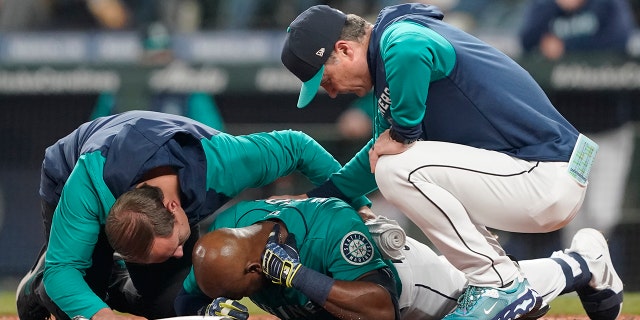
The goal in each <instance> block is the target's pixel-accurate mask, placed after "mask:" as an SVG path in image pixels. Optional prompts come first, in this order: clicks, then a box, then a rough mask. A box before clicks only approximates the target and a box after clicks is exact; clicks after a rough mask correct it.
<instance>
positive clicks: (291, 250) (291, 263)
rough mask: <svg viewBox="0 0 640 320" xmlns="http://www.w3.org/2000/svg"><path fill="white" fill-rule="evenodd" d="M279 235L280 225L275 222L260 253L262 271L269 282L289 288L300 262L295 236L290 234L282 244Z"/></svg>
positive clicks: (300, 265) (291, 285)
mask: <svg viewBox="0 0 640 320" xmlns="http://www.w3.org/2000/svg"><path fill="white" fill-rule="evenodd" d="M279 237H280V225H279V224H276V225H275V226H274V227H273V230H272V231H271V233H270V234H269V239H268V240H267V245H266V247H265V250H264V253H263V254H262V272H263V273H264V274H265V275H266V276H267V278H269V279H270V280H271V282H273V283H275V284H278V285H284V286H286V287H289V288H291V287H293V279H294V278H295V276H296V274H297V272H298V270H300V267H302V264H300V256H299V255H298V251H297V249H296V247H295V237H293V235H292V234H290V235H289V237H287V240H286V242H285V243H284V244H280V243H279V241H278V239H279Z"/></svg>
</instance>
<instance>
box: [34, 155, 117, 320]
mask: <svg viewBox="0 0 640 320" xmlns="http://www.w3.org/2000/svg"><path fill="white" fill-rule="evenodd" d="M103 164H104V161H103V159H102V158H101V157H100V156H99V155H98V152H96V153H94V154H89V155H85V156H82V157H80V159H79V160H78V163H77V164H76V166H75V168H74V169H73V171H72V173H71V175H70V176H69V179H68V180H67V182H66V184H65V186H64V189H63V191H62V195H61V198H60V202H59V204H58V206H57V208H56V211H55V213H54V216H53V221H52V225H51V236H50V238H49V239H50V240H49V244H48V248H47V254H46V258H45V271H44V278H43V281H44V285H45V289H46V291H47V294H48V295H49V297H50V298H51V299H52V300H53V302H54V303H55V304H56V305H57V306H58V307H59V308H60V309H61V310H62V311H64V312H65V313H66V314H67V315H68V316H69V317H74V316H78V315H81V316H84V317H86V318H91V317H92V316H93V315H94V314H95V313H96V312H98V310H100V309H102V308H108V306H107V304H106V303H104V302H103V301H102V300H101V299H100V298H99V297H98V296H96V295H95V294H94V293H93V291H92V290H91V289H90V288H89V286H88V285H87V283H86V282H85V281H84V278H83V276H84V273H85V270H86V269H88V268H89V267H90V266H91V263H92V262H91V261H92V258H91V257H92V254H93V250H94V248H95V244H96V242H97V241H98V234H99V232H100V228H101V224H102V222H103V218H104V216H105V214H104V212H103V210H102V209H101V208H103V207H104V206H105V205H106V206H108V207H110V206H111V205H112V204H113V202H115V198H114V197H113V196H112V195H111V192H110V191H109V190H108V188H107V187H106V186H105V185H104V184H103V183H101V181H102V174H101V173H102V165H103Z"/></svg>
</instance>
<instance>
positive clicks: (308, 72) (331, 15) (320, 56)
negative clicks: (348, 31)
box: [280, 5, 347, 108]
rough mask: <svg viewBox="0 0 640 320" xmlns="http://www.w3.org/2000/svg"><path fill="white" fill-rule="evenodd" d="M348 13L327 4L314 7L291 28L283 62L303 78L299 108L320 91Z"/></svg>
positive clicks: (284, 48)
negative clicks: (325, 67)
mask: <svg viewBox="0 0 640 320" xmlns="http://www.w3.org/2000/svg"><path fill="white" fill-rule="evenodd" d="M345 21H347V16H346V15H345V14H344V13H342V11H340V10H337V9H333V8H331V7H329V6H327V5H317V6H313V7H311V8H309V9H307V10H305V11H304V12H303V13H301V14H300V15H299V16H298V17H297V18H296V19H295V20H293V22H291V24H290V25H289V28H288V29H287V36H286V38H285V42H284V46H283V47H282V55H281V56H280V58H281V59H282V63H283V64H284V65H285V67H287V69H289V71H291V72H292V73H293V74H294V75H295V76H296V77H298V78H299V79H300V80H302V88H301V89H300V97H298V108H304V107H306V106H307V105H308V104H309V103H310V102H311V100H313V98H314V97H315V96H316V93H318V89H319V88H320V83H321V82H322V74H323V73H324V64H325V62H327V60H328V59H329V56H331V53H332V52H333V46H334V45H335V43H336V42H337V41H338V40H339V39H340V34H341V33H342V28H343V27H344V23H345Z"/></svg>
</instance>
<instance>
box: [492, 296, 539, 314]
mask: <svg viewBox="0 0 640 320" xmlns="http://www.w3.org/2000/svg"><path fill="white" fill-rule="evenodd" d="M527 300H533V307H532V308H531V309H529V310H528V311H527V310H526V307H525V309H520V306H522V305H523V304H524V303H526V302H527ZM540 307H542V298H541V297H539V296H537V295H536V294H535V291H533V290H532V289H529V290H528V292H526V293H525V294H523V295H522V296H521V297H519V298H518V299H517V300H516V301H514V302H512V303H511V304H510V305H508V306H507V307H505V308H504V310H503V311H502V312H501V313H499V314H497V315H496V316H495V317H493V318H492V320H508V319H527V318H526V317H527V316H529V315H533V314H537V313H538V311H539V310H540ZM518 309H520V310H518ZM519 312H523V313H519ZM534 319H535V318H534Z"/></svg>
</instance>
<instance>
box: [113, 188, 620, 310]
mask: <svg viewBox="0 0 640 320" xmlns="http://www.w3.org/2000/svg"><path fill="white" fill-rule="evenodd" d="M125 200H126V199H125ZM118 201H120V200H118ZM378 220H379V221H378ZM372 221H373V222H374V223H372ZM372 221H367V223H366V224H365V223H363V221H362V220H361V219H360V217H359V216H358V215H357V213H356V212H355V211H354V210H353V209H352V208H350V207H349V206H348V205H347V204H346V203H344V202H343V201H341V200H339V199H336V198H309V199H305V200H275V199H274V200H256V201H246V202H241V203H239V204H237V205H234V206H233V207H230V208H229V209H227V210H225V211H224V212H222V213H220V215H219V216H218V217H217V218H216V220H215V221H214V222H213V224H212V225H211V226H210V229H209V231H210V232H209V233H207V234H205V235H203V237H202V238H200V239H199V240H198V242H197V243H196V245H195V247H194V251H193V268H192V271H191V273H190V274H189V276H188V277H187V278H186V279H185V281H184V289H183V291H182V292H181V294H180V295H179V296H178V299H176V311H177V312H178V314H180V315H195V314H207V315H218V316H220V315H224V316H230V317H231V318H232V319H246V317H247V315H248V314H247V313H246V308H245V307H244V306H242V305H241V304H240V303H239V302H237V301H233V300H234V299H235V300H237V299H241V298H243V297H249V298H250V299H251V300H252V301H253V302H254V303H256V304H257V305H258V306H259V307H261V308H262V309H264V310H266V311H268V312H269V313H271V314H274V315H276V316H278V317H279V318H280V319H337V318H339V319H377V320H383V319H412V320H420V319H441V318H442V317H443V316H445V315H446V314H447V313H448V312H450V311H451V310H452V309H454V308H455V307H456V299H458V298H459V297H460V295H461V294H462V292H464V290H465V288H466V286H467V280H466V279H465V276H464V274H463V273H462V272H460V271H459V270H457V269H456V268H454V267H453V266H452V265H451V264H450V263H449V262H448V261H447V260H446V259H445V258H444V257H442V256H437V255H436V254H435V253H434V251H433V250H431V248H429V247H428V246H426V245H424V244H422V243H419V242H418V241H416V240H414V239H412V238H409V237H406V243H405V245H404V246H402V243H400V245H399V246H397V247H396V251H393V250H391V249H389V250H385V249H382V248H387V247H389V246H388V245H386V244H385V243H386V241H384V240H381V239H384V238H387V237H386V236H385V234H386V232H387V231H386V230H392V228H386V227H384V226H383V225H384V224H389V222H388V220H386V221H385V220H381V219H376V220H372ZM398 228H399V227H398ZM370 231H371V232H370ZM390 236H391V237H390V238H392V239H395V238H394V236H393V235H392V234H390ZM398 238H402V237H398ZM379 243H381V244H379ZM383 253H386V255H384V257H393V258H394V260H389V259H383ZM520 265H521V267H522V269H523V271H524V273H525V274H526V275H527V277H528V278H529V279H530V281H531V285H532V286H533V287H534V288H535V289H536V290H538V291H539V292H541V293H543V297H544V298H543V299H544V300H545V302H547V303H548V302H549V301H551V300H553V299H554V298H555V297H556V296H558V295H559V294H564V293H567V292H573V291H577V292H578V294H579V295H580V298H581V299H582V302H583V304H584V305H585V306H588V305H589V304H591V303H595V301H594V300H593V299H591V298H592V297H593V296H594V295H609V294H612V293H619V294H622V287H623V285H622V281H621V280H620V278H619V277H618V275H617V274H616V272H615V270H614V268H613V264H612V263H611V259H610V257H609V251H608V247H607V243H606V241H605V239H604V237H603V236H602V234H600V233H599V232H598V231H596V230H594V229H583V230H580V231H579V232H578V233H576V235H575V237H574V241H573V243H572V245H571V248H569V249H567V250H564V251H558V252H555V253H554V254H553V255H552V256H551V257H550V258H546V259H537V260H527V261H521V262H520ZM483 294H487V295H493V294H495V295H500V293H498V292H497V290H495V289H488V290H483ZM211 299H214V301H213V303H212V302H211ZM460 299H461V300H460V303H462V304H465V305H471V304H473V302H474V301H472V300H464V299H463V298H460ZM608 302H612V301H608ZM608 302H607V303H608ZM504 303H505V302H503V301H500V302H498V303H497V304H496V306H495V308H501V307H504V305H505V304H504ZM527 303H528V304H533V303H534V301H533V299H529V300H527V301H525V302H524V303H523V305H525V306H526V304H527ZM547 306H548V304H547ZM606 309H607V310H606V311H600V312H595V313H591V312H589V316H590V317H591V318H592V319H615V317H616V316H617V315H618V314H619V312H620V309H621V304H620V303H619V302H617V301H616V302H615V303H612V304H607V307H606ZM486 310H490V307H487V309H486ZM547 310H548V307H547V308H545V309H541V310H539V311H538V313H537V314H535V315H534V314H530V315H528V316H525V318H523V319H534V318H537V317H540V316H542V315H544V313H545V312H546V311H547ZM488 318H489V317H486V318H483V319H488Z"/></svg>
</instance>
